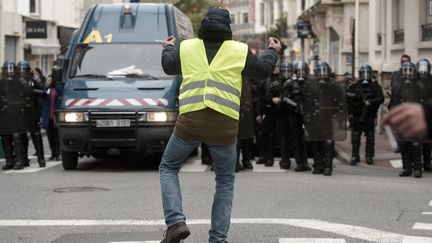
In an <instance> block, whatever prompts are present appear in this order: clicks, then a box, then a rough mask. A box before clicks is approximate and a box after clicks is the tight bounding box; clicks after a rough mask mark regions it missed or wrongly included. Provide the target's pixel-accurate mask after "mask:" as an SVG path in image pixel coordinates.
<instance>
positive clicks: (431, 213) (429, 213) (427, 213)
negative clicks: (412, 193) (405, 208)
mask: <svg viewBox="0 0 432 243" xmlns="http://www.w3.org/2000/svg"><path fill="white" fill-rule="evenodd" d="M422 214H423V215H432V212H423V213H422Z"/></svg>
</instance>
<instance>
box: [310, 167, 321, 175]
mask: <svg viewBox="0 0 432 243" xmlns="http://www.w3.org/2000/svg"><path fill="white" fill-rule="evenodd" d="M322 173H324V167H322V166H315V167H314V169H313V171H312V174H322Z"/></svg>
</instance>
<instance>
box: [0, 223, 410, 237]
mask: <svg viewBox="0 0 432 243" xmlns="http://www.w3.org/2000/svg"><path fill="white" fill-rule="evenodd" d="M231 223H232V224H269V225H285V226H292V227H300V228H307V229H313V230H319V231H324V232H328V233H333V234H337V235H342V236H345V237H349V238H355V239H359V240H363V241H370V242H402V240H403V239H404V237H405V236H406V235H402V234H398V233H392V232H387V231H381V230H377V229H371V228H366V227H361V226H355V225H348V224H338V223H332V222H328V221H322V220H315V219H281V218H273V219H270V218H269V219H255V218H243V219H238V218H234V219H232V220H231ZM187 224H189V225H209V224H210V220H209V219H191V220H188V221H187ZM160 225H165V221H164V220H0V227H17V226H19V227H25V226H160Z"/></svg>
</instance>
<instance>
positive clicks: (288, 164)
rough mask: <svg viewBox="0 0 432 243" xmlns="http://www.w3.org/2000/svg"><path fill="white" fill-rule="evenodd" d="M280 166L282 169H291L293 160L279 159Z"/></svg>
mask: <svg viewBox="0 0 432 243" xmlns="http://www.w3.org/2000/svg"><path fill="white" fill-rule="evenodd" d="M279 166H280V168H281V169H282V170H289V169H290V168H291V162H290V161H288V162H285V161H283V160H281V161H279Z"/></svg>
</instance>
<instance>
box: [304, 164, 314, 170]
mask: <svg viewBox="0 0 432 243" xmlns="http://www.w3.org/2000/svg"><path fill="white" fill-rule="evenodd" d="M304 167H305V170H306V171H311V170H312V168H311V167H310V166H309V164H308V163H306V164H304Z"/></svg>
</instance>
